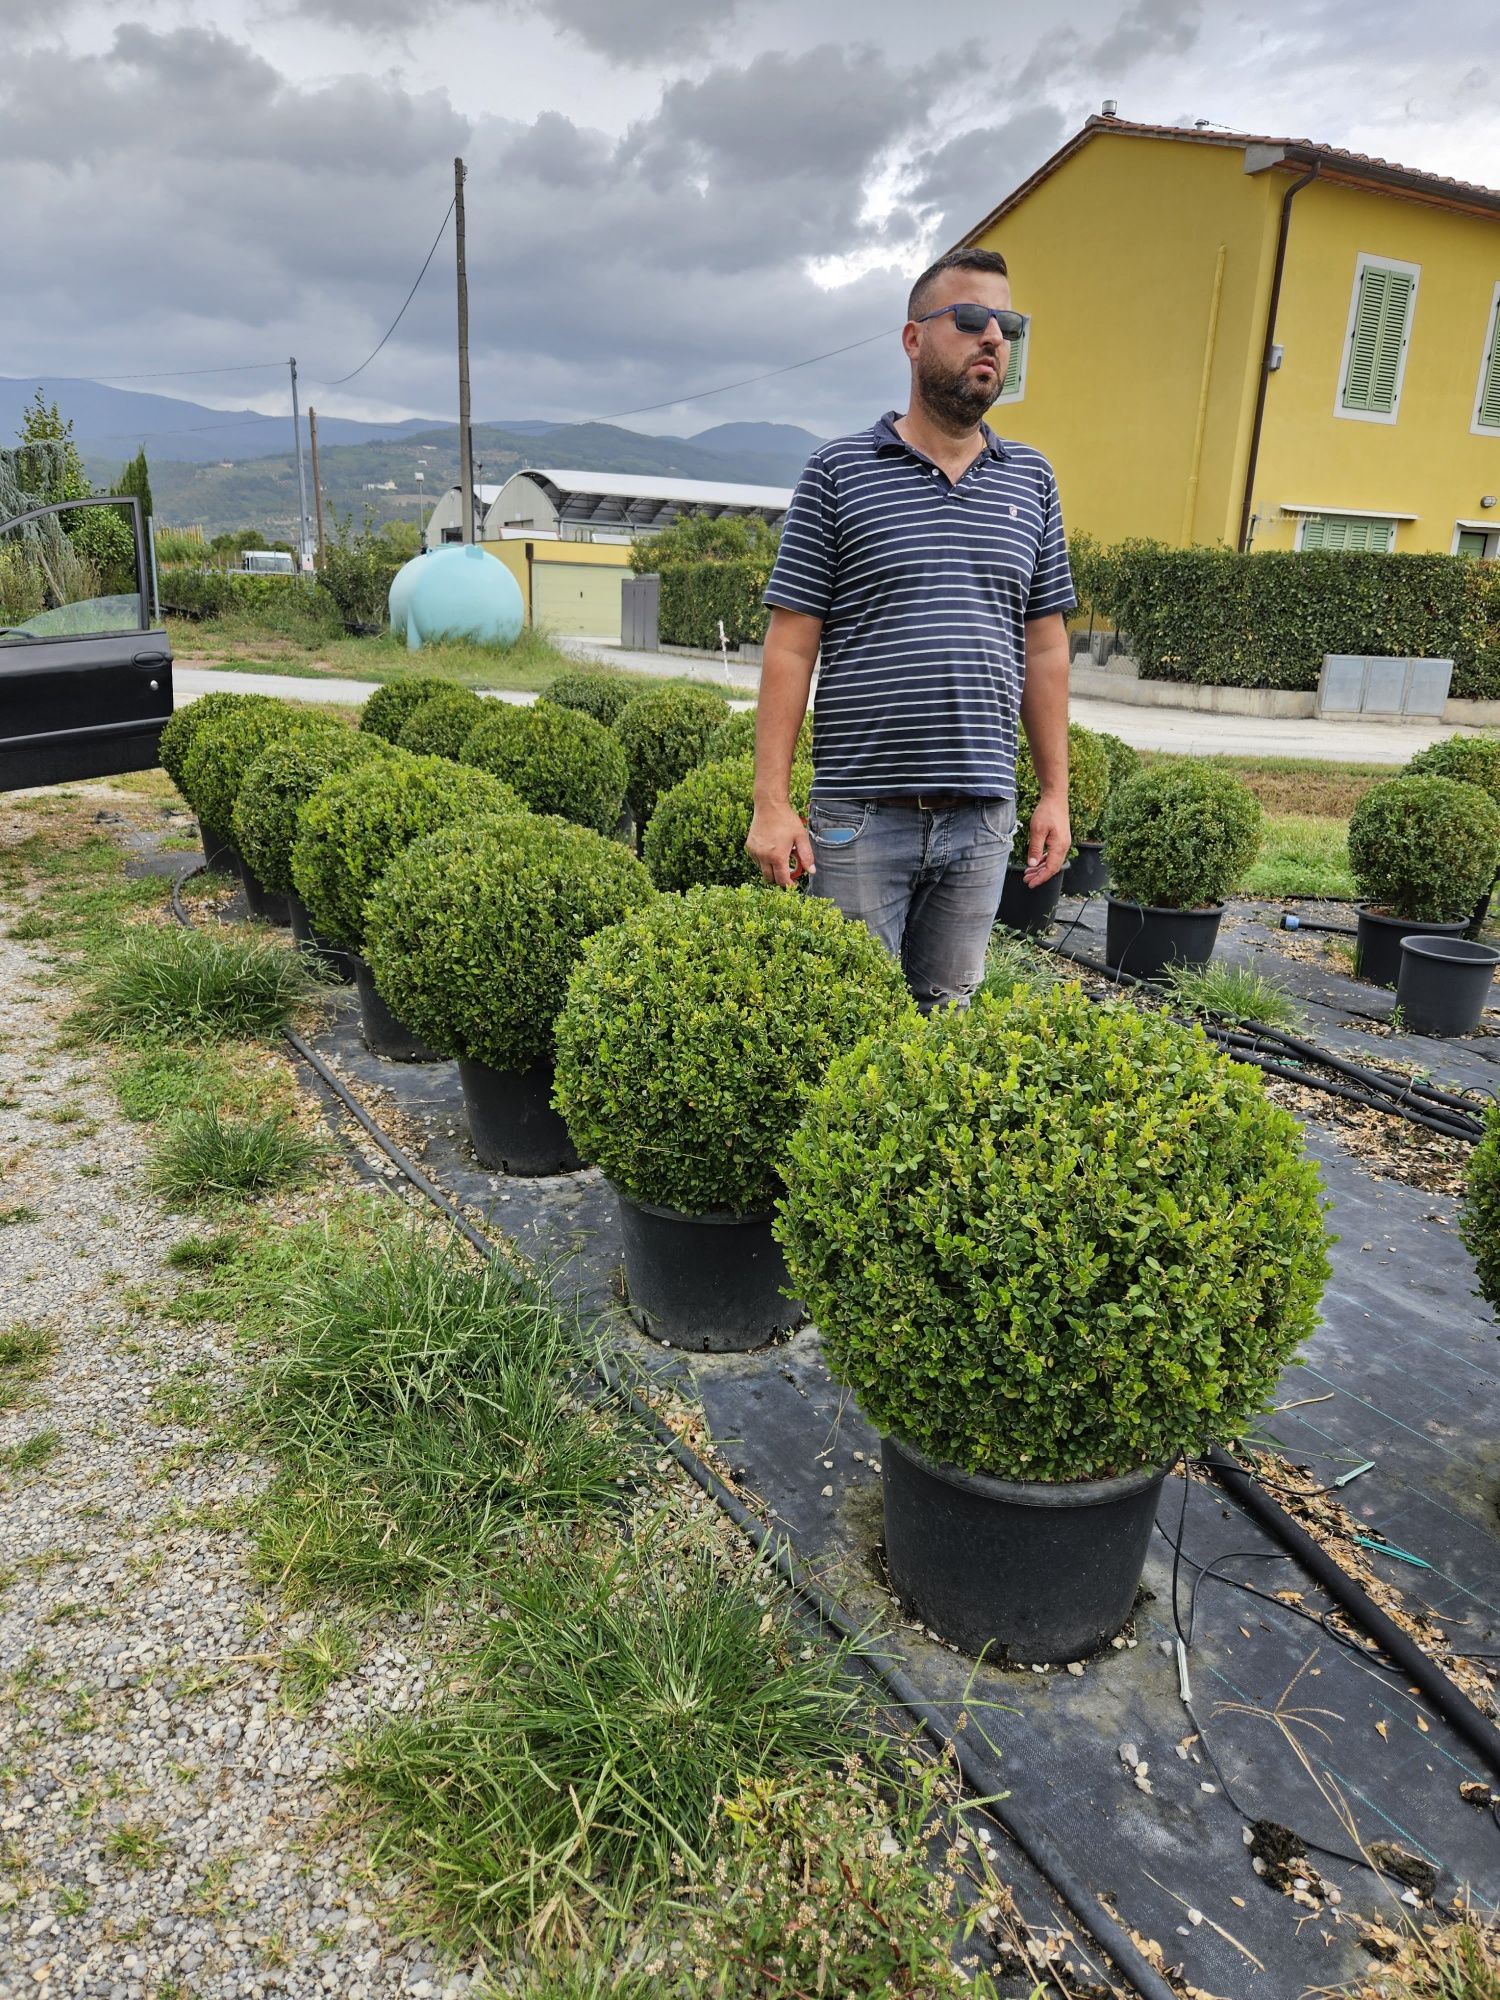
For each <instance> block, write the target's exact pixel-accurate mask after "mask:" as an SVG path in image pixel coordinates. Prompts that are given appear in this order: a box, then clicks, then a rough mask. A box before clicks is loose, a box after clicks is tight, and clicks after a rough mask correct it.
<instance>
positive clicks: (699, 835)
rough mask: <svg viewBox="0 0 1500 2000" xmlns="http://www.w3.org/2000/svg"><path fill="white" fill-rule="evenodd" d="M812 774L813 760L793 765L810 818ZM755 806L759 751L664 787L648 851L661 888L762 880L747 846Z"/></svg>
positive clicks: (795, 796)
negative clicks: (756, 758)
mask: <svg viewBox="0 0 1500 2000" xmlns="http://www.w3.org/2000/svg"><path fill="white" fill-rule="evenodd" d="M812 778H813V774H812V765H811V764H806V763H794V764H793V765H792V805H793V807H794V808H795V809H796V811H798V812H799V813H801V814H802V815H803V817H804V818H805V817H806V815H807V807H808V801H809V799H810V798H811V796H812ZM754 812H755V759H754V758H753V757H727V758H725V759H724V760H723V761H722V762H720V763H714V764H700V765H698V766H697V768H696V769H695V770H692V771H689V772H688V774H687V776H686V777H685V778H684V779H683V781H682V783H681V784H680V785H674V786H673V787H672V789H671V791H669V792H663V793H662V795H661V797H660V798H659V799H658V800H657V802H656V811H655V812H654V813H652V815H651V824H650V825H649V826H648V827H647V828H646V836H645V839H644V841H643V843H642V852H643V854H644V856H645V861H646V866H647V867H648V868H649V869H650V870H651V879H652V881H653V882H654V883H655V884H656V886H657V888H658V889H692V888H694V887H696V886H697V885H698V884H700V883H702V884H709V883H722V884H724V885H726V886H728V887H730V888H732V887H733V886H734V885H735V884H736V883H737V882H759V881H760V880H761V872H760V870H759V868H757V867H756V865H755V863H754V862H753V861H752V860H751V859H750V856H749V855H748V854H747V853H746V852H745V837H746V835H747V834H748V833H749V831H750V821H751V818H752V816H753V815H754Z"/></svg>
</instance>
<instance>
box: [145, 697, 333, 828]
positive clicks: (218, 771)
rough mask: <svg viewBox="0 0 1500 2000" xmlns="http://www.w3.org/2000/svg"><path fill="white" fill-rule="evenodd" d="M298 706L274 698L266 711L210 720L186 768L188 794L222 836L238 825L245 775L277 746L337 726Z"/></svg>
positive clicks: (184, 786) (184, 779) (195, 742)
mask: <svg viewBox="0 0 1500 2000" xmlns="http://www.w3.org/2000/svg"><path fill="white" fill-rule="evenodd" d="M337 727H338V724H337V723H330V722H329V721H328V719H327V717H326V716H321V715H312V714H309V712H308V711H307V710H306V709H305V708H299V707H298V706H297V705H296V704H295V703H294V702H290V701H276V700H274V699H273V700H271V701H269V702H267V704H266V706H265V707H264V708H242V709H237V710H235V711H234V713H232V714H229V715H222V714H221V715H218V716H214V717H212V718H210V720H209V721H207V722H205V723H204V725H203V727H202V728H201V729H200V730H199V731H198V733H197V735H196V736H195V737H194V738H193V747H192V748H191V750H189V752H188V754H187V757H186V758H185V760H184V762H183V766H182V790H183V793H184V795H185V797H186V798H187V800H188V803H189V804H190V805H191V806H192V808H193V811H194V812H195V813H196V814H197V815H198V818H199V819H200V820H201V821H203V822H205V823H206V824H207V825H209V826H211V827H215V828H217V829H218V831H219V832H220V833H226V834H227V833H228V832H229V829H230V828H231V827H232V826H233V825H234V802H235V800H236V799H237V798H238V797H239V791H240V786H241V785H242V784H243V782H244V778H245V773H246V772H247V771H248V770H249V769H250V766H251V765H252V764H253V763H254V762H255V760H256V758H257V757H258V756H260V754H261V752H262V751H263V750H268V749H269V748H270V747H271V745H272V744H273V743H285V742H287V741H288V740H289V739H290V738H292V737H296V736H317V735H321V734H324V733H326V732H327V731H328V730H329V729H330V728H335V729H336V728H337Z"/></svg>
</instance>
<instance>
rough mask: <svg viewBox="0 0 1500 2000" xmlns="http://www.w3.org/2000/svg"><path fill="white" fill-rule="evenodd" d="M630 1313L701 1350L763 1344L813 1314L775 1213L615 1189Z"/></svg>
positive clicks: (657, 1335) (646, 1329)
mask: <svg viewBox="0 0 1500 2000" xmlns="http://www.w3.org/2000/svg"><path fill="white" fill-rule="evenodd" d="M615 1198H616V1200H617V1201H618V1202H619V1205H620V1233H621V1235H622V1237H623V1238H624V1244H625V1291H626V1305H627V1308H628V1310H629V1313H630V1317H631V1318H632V1319H633V1320H634V1321H635V1323H636V1325H637V1326H638V1327H639V1328H640V1329H641V1331H642V1332H643V1333H648V1334H650V1336H651V1338H652V1339H653V1340H661V1341H665V1342H666V1343H667V1344H668V1345H669V1346H672V1347H683V1348H687V1349H688V1350H689V1351H690V1352H692V1353H695V1354H740V1353H744V1352H745V1351H746V1350H747V1349H748V1348H752V1347H764V1346H765V1344H766V1342H767V1341H769V1340H774V1339H775V1337H776V1335H777V1334H779V1333H790V1332H791V1331H792V1330H793V1329H794V1328H795V1327H799V1326H800V1325H801V1324H802V1322H803V1320H805V1319H806V1318H807V1308H806V1307H805V1306H804V1305H803V1304H802V1303H801V1301H800V1300H797V1299H790V1298H788V1297H787V1295H786V1293H787V1287H788V1286H789V1284H790V1280H789V1279H788V1277H787V1269H786V1260H785V1258H784V1257H783V1256H782V1254H781V1246H780V1245H779V1244H778V1243H777V1241H776V1239H775V1238H774V1237H773V1236H772V1234H771V1217H770V1216H769V1215H728V1214H711V1215H685V1214H683V1212H682V1211H681V1210H680V1209H675V1208H659V1207H657V1206H656V1205H655V1204H654V1203H652V1202H644V1201H632V1200H631V1199H630V1197H629V1195H625V1194H621V1192H620V1190H619V1189H618V1188H616V1189H615Z"/></svg>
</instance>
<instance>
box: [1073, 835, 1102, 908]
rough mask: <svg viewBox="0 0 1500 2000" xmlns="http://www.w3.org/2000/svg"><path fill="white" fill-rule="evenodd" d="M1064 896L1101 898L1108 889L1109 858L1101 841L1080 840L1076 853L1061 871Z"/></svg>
mask: <svg viewBox="0 0 1500 2000" xmlns="http://www.w3.org/2000/svg"><path fill="white" fill-rule="evenodd" d="M1062 885H1063V894H1064V895H1065V896H1102V895H1103V894H1104V891H1105V890H1106V889H1107V888H1108V887H1109V856H1108V855H1107V854H1106V853H1105V852H1104V842H1103V841H1102V840H1080V841H1079V843H1078V852H1077V853H1076V854H1075V855H1074V856H1073V859H1072V860H1071V861H1070V862H1069V863H1068V865H1067V867H1066V868H1065V869H1064V870H1063V878H1062Z"/></svg>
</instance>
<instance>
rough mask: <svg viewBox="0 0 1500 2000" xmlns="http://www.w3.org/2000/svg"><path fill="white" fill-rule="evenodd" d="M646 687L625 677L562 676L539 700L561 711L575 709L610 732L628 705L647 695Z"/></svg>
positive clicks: (549, 685) (610, 675)
mask: <svg viewBox="0 0 1500 2000" xmlns="http://www.w3.org/2000/svg"><path fill="white" fill-rule="evenodd" d="M647 685H648V684H647V683H646V682H645V681H632V680H631V678H630V676H629V674H624V673H612V674H585V673H580V674H559V675H558V676H557V679H556V680H554V681H548V683H547V685H546V686H545V687H544V688H543V689H542V691H541V693H540V695H538V697H537V699H538V700H539V701H550V702H555V703H556V705H557V706H558V707H559V708H576V709H578V710H580V711H581V712H582V713H583V714H584V715H591V716H592V717H593V718H594V720H595V722H602V723H603V724H604V726H605V728H606V729H608V728H609V727H610V726H611V724H612V723H613V722H614V721H615V719H616V717H617V716H618V715H619V713H620V711H621V709H623V708H624V706H625V704H626V703H627V702H630V701H634V700H635V698H636V696H637V695H639V694H644V693H645V692H646V690H647Z"/></svg>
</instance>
